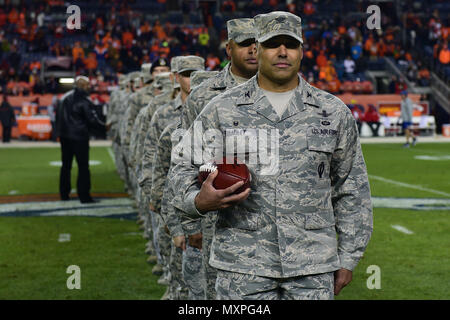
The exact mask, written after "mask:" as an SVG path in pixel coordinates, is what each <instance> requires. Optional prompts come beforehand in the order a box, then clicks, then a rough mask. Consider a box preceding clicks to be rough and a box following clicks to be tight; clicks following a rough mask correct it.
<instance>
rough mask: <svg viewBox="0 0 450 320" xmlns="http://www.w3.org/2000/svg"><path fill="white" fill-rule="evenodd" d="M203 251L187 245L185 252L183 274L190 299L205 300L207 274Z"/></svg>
mask: <svg viewBox="0 0 450 320" xmlns="http://www.w3.org/2000/svg"><path fill="white" fill-rule="evenodd" d="M202 261H203V257H202V252H201V251H200V250H199V249H197V248H194V247H191V246H189V245H188V244H187V245H186V251H184V252H183V259H182V274H183V278H184V282H185V283H186V286H187V287H188V290H189V297H188V298H189V300H205V283H204V281H205V275H204V269H203V266H202Z"/></svg>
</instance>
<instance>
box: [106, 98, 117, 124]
mask: <svg viewBox="0 0 450 320" xmlns="http://www.w3.org/2000/svg"><path fill="white" fill-rule="evenodd" d="M116 97H117V91H116V90H115V91H113V92H111V96H110V98H109V103H108V112H107V113H106V124H107V125H112V124H113V123H115V122H116V121H117V119H116V117H115V114H114V112H115V110H114V109H115V102H116Z"/></svg>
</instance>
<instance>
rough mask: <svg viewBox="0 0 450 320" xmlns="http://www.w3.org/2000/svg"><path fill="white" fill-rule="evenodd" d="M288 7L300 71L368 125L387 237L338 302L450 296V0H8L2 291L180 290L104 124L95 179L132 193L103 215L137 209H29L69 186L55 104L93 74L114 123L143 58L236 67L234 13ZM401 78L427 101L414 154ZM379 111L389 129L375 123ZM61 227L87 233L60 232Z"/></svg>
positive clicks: (378, 232)
mask: <svg viewBox="0 0 450 320" xmlns="http://www.w3.org/2000/svg"><path fill="white" fill-rule="evenodd" d="M73 4H75V5H77V6H79V8H80V12H81V28H80V29H74V30H70V29H68V28H67V27H66V22H67V19H68V17H69V16H70V14H69V13H67V8H68V6H69V5H73ZM372 4H376V5H378V6H379V7H380V9H381V29H378V30H377V29H374V30H369V29H368V28H367V26H366V20H367V17H368V16H369V15H368V14H367V13H366V9H367V7H368V6H370V5H372ZM274 10H283V11H290V12H292V13H295V14H297V15H299V16H300V17H301V18H302V21H303V33H304V35H303V37H304V58H303V61H302V67H301V75H302V76H303V77H304V78H305V79H306V80H307V81H308V82H310V83H311V84H313V85H314V86H317V87H319V88H321V89H324V90H327V91H329V92H331V93H333V94H336V95H337V96H338V97H339V98H340V99H342V100H343V101H344V102H345V103H346V104H347V106H348V107H349V108H350V109H351V110H352V111H353V114H354V115H355V117H356V118H358V119H359V121H361V137H362V138H363V140H362V141H363V151H364V156H365V158H366V162H367V166H368V171H369V178H370V183H371V188H372V196H373V197H374V205H375V210H374V219H375V224H374V234H373V237H372V240H371V242H370V244H369V247H368V249H367V253H366V255H365V257H364V259H363V260H362V261H361V263H360V265H359V266H358V268H357V270H356V272H355V277H354V281H353V283H352V284H351V285H350V286H349V288H346V289H345V290H344V291H343V293H342V294H341V296H340V297H339V298H340V299H449V298H450V296H449V289H450V287H449V283H450V281H449V280H450V279H449V275H448V265H449V263H450V256H449V250H448V248H449V247H450V243H449V240H448V234H449V231H450V221H449V213H450V182H449V181H450V170H449V168H450V166H449V161H450V144H448V143H449V142H450V115H449V114H450V102H449V101H450V87H449V86H450V48H449V44H448V41H449V31H450V24H449V22H450V21H449V18H450V15H449V14H450V2H448V1H445V0H435V1H426V0H399V1H388V0H383V1H357V0H355V1H352V0H348V1H332V0H328V1H327V0H310V1H309V0H307V1H295V0H287V1H285V0H249V1H240V0H236V1H232V0H226V1H223V0H214V1H199V0H196V1H186V0H172V1H170V0H134V1H133V0H131V1H119V0H111V1H100V0H99V1H73V2H71V3H68V2H64V1H60V0H45V1H44V0H42V1H31V0H0V90H1V93H2V95H1V97H0V101H2V99H3V93H6V94H7V95H8V101H9V103H10V104H11V105H12V106H13V108H14V111H15V114H16V123H15V124H14V127H13V131H12V138H13V139H12V143H11V144H10V145H9V146H7V147H5V145H1V146H0V182H1V184H0V203H1V204H0V241H1V243H2V246H1V247H0V283H1V288H0V299H159V298H160V297H161V295H162V293H163V292H164V289H165V288H164V287H163V286H160V285H158V284H156V280H157V277H156V276H154V275H152V274H151V272H150V271H151V268H149V267H148V265H147V264H146V262H145V256H144V254H143V252H144V247H145V241H144V240H143V239H142V236H141V233H140V231H139V229H138V226H137V225H136V223H134V220H133V219H134V217H135V215H134V214H135V209H134V208H133V206H132V204H131V202H127V201H126V194H124V189H123V183H122V181H121V180H120V179H119V177H118V175H117V172H116V169H115V166H114V160H113V157H111V152H110V148H109V144H108V141H107V140H106V134H105V132H95V133H94V134H93V137H92V138H93V139H95V140H98V141H96V142H97V144H95V143H94V144H93V146H92V148H91V150H92V151H91V160H96V161H98V163H97V165H91V172H92V183H93V188H92V189H93V192H94V195H95V194H97V195H100V196H102V197H105V198H106V199H115V198H118V197H119V198H120V197H123V199H124V201H123V202H121V203H120V204H119V205H118V204H117V203H115V202H114V201H112V200H111V201H112V202H103V203H100V206H102V208H103V209H104V211H108V210H109V209H111V208H117V207H120V208H122V209H121V210H119V211H117V212H116V213H117V214H116V213H111V212H112V211H111V210H110V211H109V212H110V213H111V214H108V213H104V214H101V213H100V214H96V215H93V216H96V218H92V217H80V215H83V213H80V212H78V213H74V214H72V215H74V216H73V217H70V215H71V214H67V216H59V217H43V216H44V215H46V212H47V215H50V214H48V211H52V212H53V213H54V215H57V214H55V212H63V211H64V210H63V209H62V208H59V207H58V208H56V209H55V208H52V209H42V208H38V207H37V205H36V204H35V203H37V202H31V203H33V205H30V206H29V207H27V206H26V203H28V202H29V201H44V200H45V201H47V200H57V198H58V197H57V192H58V185H57V182H58V174H59V167H57V166H52V165H51V162H54V161H58V160H60V154H59V149H57V148H54V147H58V144H56V143H54V142H45V141H49V140H50V139H51V132H52V123H51V122H52V121H51V119H52V118H51V114H49V110H52V108H51V106H53V107H54V106H55V104H56V99H57V98H59V97H60V96H61V95H62V94H64V93H65V92H66V91H68V90H70V89H71V88H72V86H73V80H74V78H75V77H76V76H77V75H80V74H83V75H88V76H89V78H90V81H91V86H92V88H93V90H92V92H91V98H92V100H93V101H94V103H95V104H96V106H97V113H98V115H99V117H100V118H102V117H103V119H104V117H105V115H106V112H107V108H108V101H109V93H110V92H111V91H112V90H114V89H115V88H116V87H117V85H118V83H117V81H118V75H119V74H126V73H129V72H132V71H138V70H140V68H141V64H143V63H146V62H151V61H153V60H154V59H156V58H158V57H166V58H168V59H170V58H171V57H173V56H178V55H184V54H194V55H199V56H202V57H204V58H205V60H206V69H207V70H221V69H222V68H223V67H224V66H225V65H226V64H227V63H228V60H227V57H226V53H225V43H226V41H227V32H226V21H227V20H229V19H232V18H239V17H253V16H254V15H256V14H258V13H265V12H270V11H274ZM402 90H408V92H409V97H410V98H411V99H412V100H413V102H414V103H415V107H416V108H415V109H416V110H415V113H414V121H413V129H414V131H415V133H416V135H418V136H419V144H418V145H417V146H416V147H414V148H410V149H408V150H405V149H402V148H401V145H402V143H403V142H404V138H403V136H402V134H403V133H402V130H401V127H400V126H399V125H398V117H399V114H400V100H401V99H400V95H399V93H400V92H401V91H402ZM49 107H50V108H49ZM371 109H375V110H376V111H377V114H378V117H379V118H377V122H379V123H380V124H381V126H380V130H379V131H378V134H379V135H380V136H382V137H381V138H380V137H379V138H377V137H372V135H373V134H372V132H371V130H370V129H369V127H368V126H367V123H366V122H368V119H369V118H368V117H369V114H368V113H367V111H369V110H371ZM366 120H367V121H366ZM0 134H1V130H0ZM25 140H26V141H30V144H24V142H23V141H25ZM391 142H392V143H391ZM422 142H427V143H422ZM442 142H443V143H442ZM72 174H73V175H74V177H73V180H75V175H76V172H72ZM402 201H403V202H402ZM395 203H396V204H397V206H396V205H395ZM46 208H47V207H46ZM108 208H109V209H108ZM58 210H59V211H58ZM74 210H75V209H74ZM75 211H76V210H75ZM61 215H62V214H61ZM85 215H86V216H89V213H86V214H85ZM109 217H115V218H116V219H109ZM393 226H402V227H403V228H405V229H406V230H408V231H410V232H411V233H408V232H404V229H403V231H398V228H397V229H396V228H394V227H393ZM62 233H64V234H65V233H68V234H71V235H72V241H68V242H64V241H63V242H61V241H58V236H59V235H60V234H62ZM71 264H79V265H80V267H81V268H82V270H85V273H84V274H83V279H84V280H83V281H84V282H83V284H85V285H84V286H83V289H82V290H79V291H77V290H74V291H71V290H68V289H67V288H66V285H65V284H66V279H67V274H66V273H65V270H66V268H67V266H68V265H71ZM370 265H378V266H379V267H380V268H381V272H382V278H381V279H382V287H381V289H378V290H369V289H368V288H367V286H366V279H367V277H368V276H369V274H367V272H366V268H367V267H368V266H370ZM84 276H85V277H84Z"/></svg>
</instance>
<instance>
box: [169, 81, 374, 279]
mask: <svg viewBox="0 0 450 320" xmlns="http://www.w3.org/2000/svg"><path fill="white" fill-rule="evenodd" d="M299 81H300V83H299V86H298V87H297V89H296V90H295V92H294V95H293V97H292V98H291V100H290V101H289V104H288V106H287V108H286V110H285V112H284V114H283V115H282V116H281V117H279V116H278V115H277V113H276V112H275V110H274V108H273V107H272V105H271V104H270V102H269V101H268V99H267V98H266V96H265V95H264V93H263V91H262V90H261V89H260V88H259V86H258V83H257V76H255V77H253V78H252V79H251V80H250V81H248V82H246V83H244V84H242V85H239V86H237V87H235V88H233V89H231V90H228V91H227V92H225V93H224V94H222V95H220V96H218V97H216V98H215V99H213V100H212V101H211V102H210V103H208V105H207V106H206V107H205V108H204V110H203V111H202V112H201V113H200V115H199V116H198V117H197V119H196V121H200V123H201V124H202V126H203V130H204V132H205V131H206V130H209V129H213V130H219V131H220V132H222V134H223V135H224V136H225V133H227V134H228V135H229V136H230V137H233V136H234V137H238V136H239V135H242V134H243V133H245V132H246V131H248V129H258V130H260V131H258V135H261V134H262V133H261V132H262V130H261V129H266V130H267V131H271V132H275V133H278V134H275V135H273V134H272V135H271V139H270V140H271V142H272V141H273V140H274V141H275V142H277V141H278V144H277V145H275V147H274V146H273V145H272V143H271V148H270V151H271V154H276V155H277V156H276V157H273V158H271V161H270V163H269V164H268V165H265V164H262V162H261V161H260V156H261V155H262V154H263V151H264V148H263V145H264V144H261V143H260V144H259V146H260V148H259V149H257V150H254V149H253V148H250V146H249V150H248V155H249V157H250V156H252V153H254V154H253V156H256V157H257V159H258V161H254V162H252V163H255V164H250V163H249V164H248V167H249V170H250V172H251V174H252V182H251V193H250V195H249V197H248V198H247V199H246V200H245V201H243V202H242V203H240V204H237V205H235V206H233V207H230V208H228V209H225V210H220V211H219V212H218V215H217V222H216V224H215V230H214V237H213V243H212V249H211V258H210V261H209V263H210V264H211V266H213V267H215V268H218V269H224V270H228V271H233V272H240V273H246V274H255V275H260V276H266V277H280V278H284V277H294V276H300V275H307V274H319V273H325V272H331V271H334V270H337V269H339V268H346V269H349V270H353V269H354V268H355V267H356V265H357V263H358V261H359V260H360V258H361V257H362V255H363V252H364V250H365V248H366V246H367V244H368V241H369V239H370V236H371V233H372V204H371V199H370V188H369V182H368V178H367V171H366V166H365V162H364V158H363V155H362V151H361V146H360V142H359V137H358V131H357V128H356V123H355V120H354V118H353V117H352V114H351V112H350V111H349V109H348V108H347V106H346V105H345V104H344V103H343V102H342V101H341V100H339V99H338V98H336V97H335V96H333V95H331V94H328V93H326V92H324V91H322V90H319V89H317V88H314V87H312V86H311V85H310V84H308V83H307V82H306V81H304V80H303V79H302V78H299ZM192 131H193V128H192V127H191V128H190V129H189V131H188V133H191V134H192ZM253 132H254V131H253ZM249 133H251V132H249ZM274 136H275V137H277V139H272V137H274ZM203 137H204V141H203V142H202V144H203V146H208V145H210V144H211V143H212V140H211V138H210V137H209V136H208V135H204V136H203ZM205 137H206V138H205ZM224 139H226V138H225V137H224ZM258 139H259V137H258ZM222 143H223V141H222ZM224 145H225V144H224ZM204 150H205V151H208V150H211V149H209V148H206V149H204ZM266 151H268V150H266ZM273 152H275V153H273ZM214 156H217V155H214V154H212V153H211V154H209V155H206V156H205V157H204V159H208V158H213V157H214ZM219 156H222V155H220V154H219ZM274 163H275V164H276V165H275V166H274ZM173 171H174V174H173V175H172V176H182V177H183V180H178V181H175V183H177V184H178V185H177V188H178V190H179V192H180V193H181V194H183V203H181V204H180V203H178V201H173V202H172V204H173V205H175V206H177V207H178V208H180V209H181V210H183V214H185V215H189V216H193V217H195V216H198V215H199V212H198V211H197V209H196V207H195V204H194V199H195V196H196V195H197V194H198V192H199V188H198V186H197V184H196V179H197V175H198V166H196V165H193V164H192V161H191V159H187V157H186V159H185V160H184V161H180V162H179V163H178V164H177V165H176V167H174V168H173ZM336 236H338V237H336Z"/></svg>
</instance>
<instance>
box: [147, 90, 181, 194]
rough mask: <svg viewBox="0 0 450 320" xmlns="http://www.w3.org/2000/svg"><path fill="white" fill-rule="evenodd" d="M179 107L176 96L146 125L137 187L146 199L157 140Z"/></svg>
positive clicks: (173, 118)
mask: <svg viewBox="0 0 450 320" xmlns="http://www.w3.org/2000/svg"><path fill="white" fill-rule="evenodd" d="M181 105H182V102H181V96H180V94H178V95H177V97H176V98H175V99H174V100H172V101H171V102H169V103H166V104H163V105H161V106H160V107H158V108H157V109H156V111H155V112H154V113H153V116H152V118H151V121H150V123H149V125H148V129H147V132H146V134H145V139H144V143H143V153H142V169H141V172H140V177H139V185H140V186H141V188H142V189H143V191H144V193H145V194H146V195H147V196H148V197H150V192H151V184H152V166H153V157H154V155H155V151H156V145H157V143H158V139H159V137H160V136H161V133H162V131H163V130H164V128H165V127H166V126H167V125H168V124H169V123H170V122H171V121H173V120H175V118H176V117H177V115H178V117H179V113H180V112H179V111H177V110H176V109H178V108H180V107H181Z"/></svg>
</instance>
